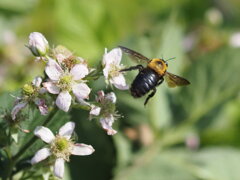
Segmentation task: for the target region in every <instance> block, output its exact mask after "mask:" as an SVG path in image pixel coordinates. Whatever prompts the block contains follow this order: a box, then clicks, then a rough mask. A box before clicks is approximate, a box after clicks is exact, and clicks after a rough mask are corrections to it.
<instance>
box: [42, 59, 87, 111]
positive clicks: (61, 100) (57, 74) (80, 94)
mask: <svg viewBox="0 0 240 180" xmlns="http://www.w3.org/2000/svg"><path fill="white" fill-rule="evenodd" d="M45 72H46V74H47V75H48V77H49V78H50V81H48V82H45V83H43V85H44V87H45V88H46V89H47V90H48V92H49V93H51V94H58V97H57V99H56V105H57V106H58V108H59V109H61V110H63V111H65V112H67V111H68V110H69V108H70V105H71V101H72V94H73V95H74V96H75V97H76V98H77V100H78V101H79V102H81V101H82V100H83V99H87V98H88V96H89V94H90V91H91V89H90V88H89V87H88V86H87V84H86V83H85V81H83V80H82V79H83V78H84V77H85V76H86V75H87V74H89V70H88V67H87V65H86V64H85V63H78V64H75V65H74V66H73V67H72V68H71V69H69V68H65V69H63V68H62V67H61V65H60V64H59V63H58V62H57V61H55V60H53V59H49V61H48V64H47V66H46V68H45Z"/></svg>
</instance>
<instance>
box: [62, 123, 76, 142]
mask: <svg viewBox="0 0 240 180" xmlns="http://www.w3.org/2000/svg"><path fill="white" fill-rule="evenodd" d="M74 128H75V123H74V122H67V123H66V124H64V125H63V126H62V127H61V128H60V129H59V135H60V136H64V137H65V138H67V139H70V138H71V135H72V133H73V131H74Z"/></svg>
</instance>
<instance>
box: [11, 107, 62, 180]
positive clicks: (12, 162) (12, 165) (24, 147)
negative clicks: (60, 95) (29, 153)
mask: <svg viewBox="0 0 240 180" xmlns="http://www.w3.org/2000/svg"><path fill="white" fill-rule="evenodd" d="M57 112H58V109H57V108H56V107H54V109H53V110H52V111H51V112H50V114H49V116H48V117H47V118H46V120H45V121H44V123H43V124H42V126H45V125H47V124H48V123H49V122H50V121H51V119H53V117H54V116H55V114H56V113H57ZM37 139H38V138H37V137H36V136H33V137H32V138H31V139H30V140H29V141H28V142H27V143H26V144H25V145H24V146H23V147H22V148H21V149H20V150H19V152H18V153H17V154H16V155H15V156H14V157H13V158H12V160H11V163H10V164H9V167H8V169H7V171H8V172H7V173H6V174H7V177H9V179H12V170H13V167H14V165H15V164H16V163H17V160H18V159H19V158H20V157H21V156H22V155H23V154H24V152H25V151H26V150H27V149H28V148H29V147H30V146H31V145H32V144H33V143H34V142H35V141H36V140H37ZM6 179H7V178H6Z"/></svg>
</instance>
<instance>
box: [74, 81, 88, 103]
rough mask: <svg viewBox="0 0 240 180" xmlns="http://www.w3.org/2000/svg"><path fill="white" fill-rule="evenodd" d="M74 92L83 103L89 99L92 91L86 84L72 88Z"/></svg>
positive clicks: (75, 85)
mask: <svg viewBox="0 0 240 180" xmlns="http://www.w3.org/2000/svg"><path fill="white" fill-rule="evenodd" d="M72 91H73V94H74V95H75V96H76V98H77V99H78V100H79V101H81V100H82V99H87V98H88V96H89V94H90V92H91V89H90V88H89V87H88V86H87V84H85V83H78V84H74V85H73V86H72Z"/></svg>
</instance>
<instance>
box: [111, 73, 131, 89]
mask: <svg viewBox="0 0 240 180" xmlns="http://www.w3.org/2000/svg"><path fill="white" fill-rule="evenodd" d="M110 83H111V84H113V85H114V86H115V87H116V88H118V89H121V90H127V89H129V86H128V85H127V84H126V80H125V78H124V76H123V75H122V74H119V75H118V76H115V77H112V79H110Z"/></svg>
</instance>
